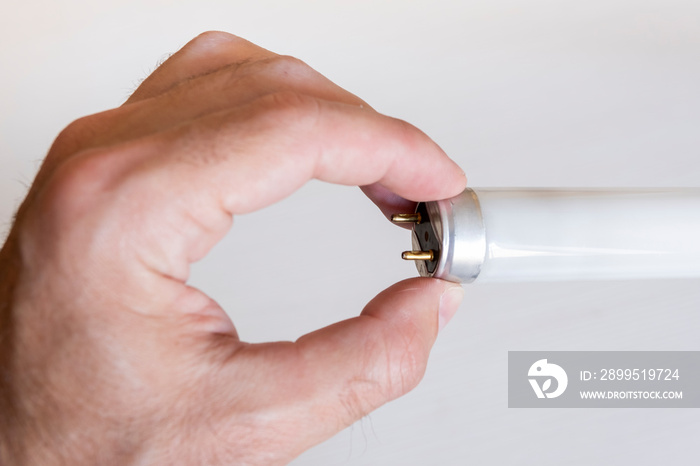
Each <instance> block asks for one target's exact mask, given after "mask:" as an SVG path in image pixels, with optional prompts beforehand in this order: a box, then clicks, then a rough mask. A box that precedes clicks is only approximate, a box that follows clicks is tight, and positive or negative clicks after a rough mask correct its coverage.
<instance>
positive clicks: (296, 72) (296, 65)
mask: <svg viewBox="0 0 700 466" xmlns="http://www.w3.org/2000/svg"><path fill="white" fill-rule="evenodd" d="M264 66H265V69H266V71H269V72H272V73H274V74H276V75H279V76H280V77H289V76H290V75H292V76H302V77H303V76H306V75H309V74H312V73H315V71H314V70H313V69H312V68H311V67H310V66H309V65H307V64H306V63H305V62H303V61H302V60H300V59H298V58H296V57H292V56H290V55H277V56H275V57H273V58H270V59H268V60H265V63H264Z"/></svg>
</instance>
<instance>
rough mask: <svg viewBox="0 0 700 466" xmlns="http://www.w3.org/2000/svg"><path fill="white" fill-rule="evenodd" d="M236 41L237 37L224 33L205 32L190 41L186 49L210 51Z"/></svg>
mask: <svg viewBox="0 0 700 466" xmlns="http://www.w3.org/2000/svg"><path fill="white" fill-rule="evenodd" d="M235 39H236V36H234V35H233V34H229V33H228V32H223V31H205V32H202V33H201V34H198V35H197V36H196V37H195V38H194V39H192V40H190V41H189V42H188V43H187V45H185V48H195V49H202V48H205V49H208V48H212V47H217V46H219V45H221V44H224V43H228V42H231V41H233V40H235Z"/></svg>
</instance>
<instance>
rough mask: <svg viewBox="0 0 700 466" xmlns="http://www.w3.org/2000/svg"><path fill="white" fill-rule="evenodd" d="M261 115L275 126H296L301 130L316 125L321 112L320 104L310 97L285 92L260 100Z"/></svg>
mask: <svg viewBox="0 0 700 466" xmlns="http://www.w3.org/2000/svg"><path fill="white" fill-rule="evenodd" d="M259 105H260V107H261V113H262V115H263V116H264V118H265V119H267V120H269V123H270V124H271V125H273V126H277V125H282V126H284V127H289V126H294V127H298V128H299V129H301V128H303V127H308V126H310V125H314V124H315V123H316V121H317V120H318V118H319V113H320V111H321V109H320V105H319V102H318V101H317V100H316V99H315V98H313V97H311V96H308V95H305V94H302V93H299V92H296V91H290V90H284V91H277V92H273V93H271V94H268V95H266V96H264V97H262V98H260V99H259Z"/></svg>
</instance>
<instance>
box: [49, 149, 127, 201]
mask: <svg viewBox="0 0 700 466" xmlns="http://www.w3.org/2000/svg"><path fill="white" fill-rule="evenodd" d="M115 159H116V157H114V155H113V154H112V153H111V152H110V151H105V150H93V151H87V152H83V153H81V154H78V155H76V156H74V157H72V158H70V159H69V160H67V161H65V162H64V163H62V164H61V166H60V167H58V169H57V170H56V171H55V172H54V173H53V175H52V176H51V179H50V180H49V181H48V186H47V188H46V190H45V192H44V196H42V197H43V202H44V203H46V204H47V206H48V207H49V208H50V209H52V210H55V211H58V212H65V213H70V212H73V211H75V210H76V209H77V210H83V209H84V208H85V207H86V206H87V205H88V204H91V203H93V202H95V201H96V200H97V197H98V195H99V193H100V192H102V191H104V190H105V188H106V187H107V184H108V183H109V181H110V180H111V179H112V178H113V176H114V173H115V170H114V165H115V163H114V162H115Z"/></svg>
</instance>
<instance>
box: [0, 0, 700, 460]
mask: <svg viewBox="0 0 700 466" xmlns="http://www.w3.org/2000/svg"><path fill="white" fill-rule="evenodd" d="M209 29H220V30H226V31H229V32H232V33H235V34H238V35H240V36H243V37H245V38H247V39H249V40H251V41H253V42H256V43H258V44H260V45H262V46H264V47H266V48H269V49H271V50H273V51H276V52H279V53H285V54H290V55H294V56H297V57H299V58H301V59H303V60H304V61H306V62H307V63H309V64H310V65H311V66H313V67H314V68H316V69H317V70H319V71H320V72H321V73H323V74H325V75H326V76H328V77H329V78H330V79H332V80H334V81H335V82H337V83H338V84H340V85H341V86H343V87H346V88H347V89H349V90H350V91H352V92H354V93H356V94H358V95H359V96H361V97H362V98H363V99H365V100H366V101H368V102H369V103H370V104H371V105H372V106H374V107H375V108H376V109H377V110H379V111H381V112H384V113H387V114H389V115H391V116H395V117H399V118H403V119H405V120H408V121H410V122H411V123H413V124H415V125H417V126H418V127H420V128H421V129H423V130H424V131H426V132H427V133H428V134H429V135H430V136H431V137H433V138H434V139H435V140H436V141H437V142H438V143H439V144H440V145H441V146H442V147H443V148H444V149H445V150H446V151H447V152H448V153H449V154H450V155H451V156H452V157H453V158H454V159H455V160H456V161H457V162H458V163H459V164H460V165H461V166H462V167H463V168H464V170H465V171H466V172H467V175H468V177H469V182H470V185H472V186H654V187H656V186H700V157H699V156H698V155H699V153H700V2H698V1H697V0H685V1H681V0H635V1H631V0H589V1H586V2H580V1H572V0H548V1H547V0H520V1H518V0H510V1H507V0H474V1H447V0H441V1H435V0H433V1H428V0H423V1H415V0H401V1H391V0H383V1H376V0H375V1H368V0H355V1H352V2H350V1H339V0H332V1H331V0H325V1H301V0H287V1H283V0H278V1H272V0H263V1H260V0H258V1H231V0H229V1H213V0H198V1H178V2H168V1H165V0H138V1H136V0H121V1H113V0H109V1H100V2H88V1H77V0H63V1H61V2H56V1H40V0H24V1H22V2H18V1H14V2H10V1H8V0H2V4H0V66H1V67H2V84H3V85H2V87H0V167H1V168H0V222H2V225H1V227H2V230H3V234H4V233H5V231H6V230H7V229H8V228H9V225H10V222H11V216H12V214H13V211H14V210H15V208H16V206H17V205H18V203H19V202H20V200H21V199H22V197H23V196H24V193H25V191H26V185H27V184H28V183H30V182H31V180H32V178H33V176H34V173H35V172H36V170H37V168H38V166H39V164H40V162H41V159H42V158H43V156H44V155H45V153H46V151H47V149H48V147H49V145H50V144H51V141H52V139H53V138H54V137H55V135H56V134H57V133H58V132H59V131H60V130H61V129H62V128H63V127H64V126H65V125H67V124H68V123H69V122H70V121H72V120H73V119H75V118H77V117H80V116H82V115H86V114H89V113H94V112H97V111H100V110H105V109H108V108H111V107H114V106H117V105H119V104H121V103H122V102H123V100H124V99H125V98H126V97H127V96H128V95H129V93H130V92H131V91H132V90H133V89H134V88H135V86H136V85H137V83H138V82H139V80H140V79H142V78H143V77H145V76H146V75H147V74H148V73H149V72H150V71H151V70H152V69H153V68H154V66H155V65H156V63H157V62H158V61H159V60H160V59H161V58H162V57H163V56H165V55H166V54H167V53H169V52H174V51H175V50H177V49H178V48H179V47H180V46H182V45H183V44H184V43H186V42H187V41H188V40H189V39H190V38H192V37H193V36H195V35H196V34H198V33H200V32H202V31H205V30H209ZM409 244H410V240H409V234H408V233H407V232H406V231H404V230H401V229H399V228H395V227H393V226H392V225H391V224H389V223H388V222H386V221H385V220H384V218H383V217H382V216H381V215H380V213H379V211H378V210H377V209H376V208H375V207H374V206H373V205H372V204H371V203H370V202H369V201H367V200H366V199H364V198H363V196H362V195H361V193H360V191H359V190H358V189H357V188H348V187H338V186H331V185H325V184H322V183H310V184H309V185H307V186H306V187H304V188H303V189H302V190H301V191H299V192H298V193H296V194H295V195H293V196H292V197H291V198H289V199H287V200H285V201H283V202H281V203H279V204H277V205H275V206H273V207H271V208H269V209H266V210H264V211H261V212H257V213H254V214H250V215H246V216H242V217H239V218H236V219H235V226H234V229H233V230H232V232H231V233H230V234H229V235H228V236H227V237H226V238H225V240H224V241H223V242H222V243H221V244H220V245H219V246H217V247H216V248H215V249H214V251H212V253H211V254H210V255H209V256H208V257H207V258H206V259H205V260H203V261H202V262H201V263H199V264H197V265H196V266H195V267H194V270H193V280H192V281H193V283H194V284H195V285H197V286H200V287H201V288H203V289H204V290H205V291H207V292H209V293H210V294H211V295H212V296H213V297H214V298H215V299H217V300H218V301H219V302H220V303H221V304H222V305H223V306H224V308H226V309H227V310H228V311H229V312H230V314H231V316H232V317H233V319H234V322H235V323H236V325H237V327H238V330H239V332H240V334H241V336H242V337H243V338H244V339H246V340H249V341H264V340H276V339H295V338H297V337H299V336H300V335H302V334H303V333H306V332H308V331H310V330H313V329H315V328H318V327H320V326H323V325H326V324H329V323H331V322H334V321H337V320H340V319H343V318H347V317H350V316H353V315H356V314H357V313H358V312H359V311H360V310H361V308H362V306H363V305H364V304H365V303H366V302H367V301H368V300H370V299H371V298H372V297H373V296H374V295H375V294H376V293H377V292H379V291H380V290H381V289H383V288H385V287H387V286H388V285H390V284H391V283H393V282H394V281H397V280H400V279H402V278H405V277H409V276H413V275H415V270H414V268H413V266H412V265H411V264H406V263H404V262H402V261H401V260H400V259H399V253H400V251H401V250H402V249H405V248H407V247H408V245H409ZM699 285H700V281H699V280H667V281H639V282H586V283H583V282H582V283H552V284H547V283H538V284H511V285H474V286H469V287H467V293H466V298H465V302H464V304H463V305H462V307H461V309H460V312H459V313H458V315H457V316H456V317H455V318H454V320H453V321H452V322H451V323H450V325H449V326H448V327H447V328H446V329H445V331H444V333H443V334H442V335H441V336H440V337H439V339H438V342H437V344H436V346H435V349H434V351H433V354H432V356H431V361H430V365H429V367H428V371H427V373H426V375H425V379H424V381H423V382H422V383H421V385H420V386H419V387H418V388H417V389H416V390H414V391H413V392H412V393H411V394H409V395H408V396H406V397H404V398H402V399H400V400H397V401H395V402H393V403H390V404H389V405H386V406H384V407H383V408H381V409H379V410H378V411H377V412H375V413H373V414H372V415H371V416H369V417H368V418H366V419H364V420H363V421H361V422H358V423H357V424H356V425H354V426H353V427H352V428H349V429H347V430H346V431H344V432H341V433H340V434H338V435H337V436H336V437H334V438H333V439H331V440H329V441H327V442H326V443H324V444H322V445H320V446H318V447H316V448H314V449H312V450H311V451H309V452H307V453H306V454H304V455H302V456H301V457H300V458H299V459H298V460H296V462H295V463H294V464H296V465H376V464H390V465H394V464H396V465H426V464H431V465H433V464H444V465H464V464H536V465H539V466H542V465H555V464H556V465H558V464H573V465H576V464H581V465H589V464H650V465H651V464H698V452H697V451H698V450H697V446H696V444H695V442H696V441H697V438H698V433H699V431H700V412H699V411H698V410H692V409H681V410H672V409H668V410H653V409H646V410H624V409H620V410H612V409H608V410H594V409H589V410H573V409H572V410H515V409H508V408H507V393H506V389H507V383H506V382H507V380H506V369H507V368H506V360H507V351H509V350H700V338H699V336H700V312H699V311H700V286H699Z"/></svg>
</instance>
